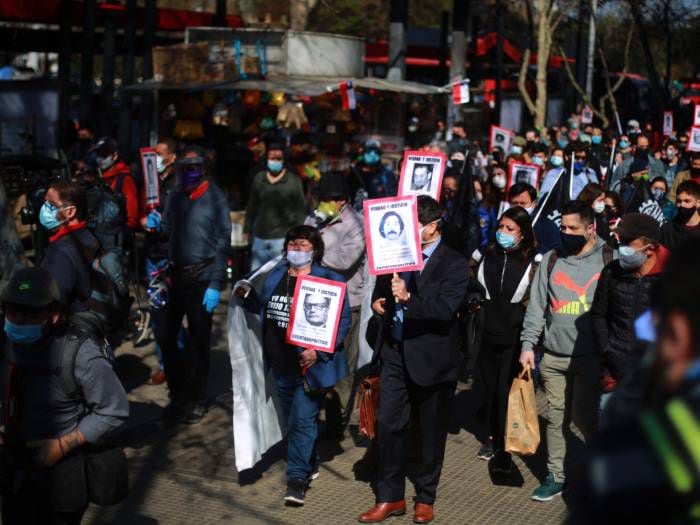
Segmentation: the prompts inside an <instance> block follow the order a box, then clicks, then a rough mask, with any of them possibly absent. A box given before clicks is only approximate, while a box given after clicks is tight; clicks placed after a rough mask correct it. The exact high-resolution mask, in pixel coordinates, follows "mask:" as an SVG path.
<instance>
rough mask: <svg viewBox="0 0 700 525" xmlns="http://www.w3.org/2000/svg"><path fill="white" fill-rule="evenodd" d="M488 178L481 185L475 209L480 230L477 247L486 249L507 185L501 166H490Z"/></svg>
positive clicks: (492, 233)
mask: <svg viewBox="0 0 700 525" xmlns="http://www.w3.org/2000/svg"><path fill="white" fill-rule="evenodd" d="M488 173H489V175H488V177H487V178H486V181H485V182H484V183H483V184H482V185H481V190H482V196H481V197H482V199H481V202H480V203H479V205H478V207H477V211H478V214H479V229H480V230H481V235H480V241H479V246H481V247H486V246H488V245H489V243H490V242H491V241H493V239H494V235H495V234H496V224H497V218H498V210H499V207H500V205H501V203H502V202H503V201H504V200H505V197H506V194H505V188H506V184H507V179H506V170H505V167H504V166H503V165H502V164H497V165H495V166H491V168H490V169H489V170H488Z"/></svg>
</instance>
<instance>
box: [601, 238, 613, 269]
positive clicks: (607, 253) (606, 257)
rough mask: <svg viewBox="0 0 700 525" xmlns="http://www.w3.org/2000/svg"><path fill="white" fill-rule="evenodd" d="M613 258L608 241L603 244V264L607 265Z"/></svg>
mask: <svg viewBox="0 0 700 525" xmlns="http://www.w3.org/2000/svg"><path fill="white" fill-rule="evenodd" d="M612 260H613V249H612V246H610V245H609V244H608V243H605V245H604V246H603V264H604V265H605V266H607V265H608V264H610V263H611V262H612Z"/></svg>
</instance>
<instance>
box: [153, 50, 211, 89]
mask: <svg viewBox="0 0 700 525" xmlns="http://www.w3.org/2000/svg"><path fill="white" fill-rule="evenodd" d="M208 62H209V43H208V42H197V43H196V44H174V45H172V46H163V47H154V48H153V78H154V80H156V81H158V82H165V83H169V84H183V83H186V82H198V81H199V80H200V78H201V74H202V66H203V65H205V64H207V63H208Z"/></svg>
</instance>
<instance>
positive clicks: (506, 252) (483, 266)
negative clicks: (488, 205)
mask: <svg viewBox="0 0 700 525" xmlns="http://www.w3.org/2000/svg"><path fill="white" fill-rule="evenodd" d="M534 248H535V238H534V233H533V230H532V223H531V220H530V214H529V213H528V212H527V211H526V210H525V209H524V208H522V207H520V206H515V207H513V208H509V209H508V210H506V211H505V212H504V213H503V215H502V216H501V219H500V220H499V222H498V230H497V231H496V242H495V243H492V244H491V245H490V246H489V247H488V248H487V249H486V250H484V255H483V258H481V259H480V260H479V261H475V260H473V262H474V263H476V264H475V265H472V266H473V267H474V266H476V271H475V275H474V276H473V278H474V280H475V281H478V283H479V285H480V288H481V289H482V291H483V294H484V301H483V302H482V303H481V306H480V309H481V311H480V312H479V313H480V315H481V316H482V318H483V325H482V326H483V333H482V344H481V348H480V350H479V357H478V366H479V369H480V372H481V374H480V375H481V378H482V380H483V382H484V389H485V391H486V421H487V424H488V425H489V434H490V437H489V438H488V439H487V440H486V441H485V442H484V444H483V446H482V447H481V449H480V450H479V453H478V455H477V457H478V458H480V459H484V460H491V462H492V465H491V467H492V468H493V471H494V472H498V473H501V474H507V473H509V472H510V470H511V467H512V461H511V457H510V454H509V453H507V452H506V451H505V443H504V435H505V430H506V429H505V420H506V410H507V404H508V392H509V389H510V385H511V381H512V379H513V377H514V376H515V374H516V370H517V363H518V357H519V355H520V352H519V350H520V347H519V338H520V329H521V326H522V322H523V318H524V316H525V305H526V304H527V300H528V297H529V289H530V282H531V280H532V277H533V276H534V275H535V269H536V265H537V264H536V263H535V262H534V255H535V249H534Z"/></svg>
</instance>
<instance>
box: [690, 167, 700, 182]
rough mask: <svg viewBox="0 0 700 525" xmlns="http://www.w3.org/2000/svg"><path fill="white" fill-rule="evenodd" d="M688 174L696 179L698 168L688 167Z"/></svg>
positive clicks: (698, 172) (698, 174) (699, 173)
mask: <svg viewBox="0 0 700 525" xmlns="http://www.w3.org/2000/svg"><path fill="white" fill-rule="evenodd" d="M690 176H691V177H692V178H693V179H697V178H698V177H700V168H692V167H691V168H690Z"/></svg>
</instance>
